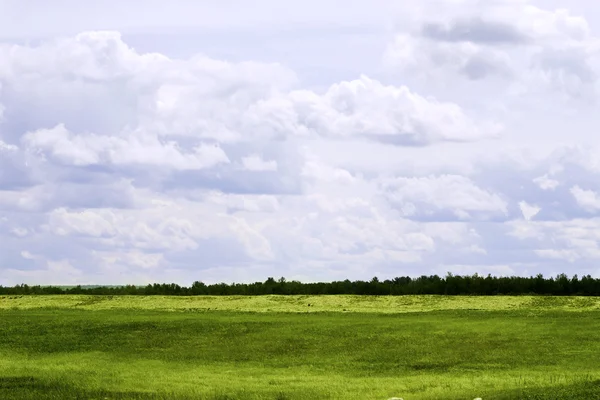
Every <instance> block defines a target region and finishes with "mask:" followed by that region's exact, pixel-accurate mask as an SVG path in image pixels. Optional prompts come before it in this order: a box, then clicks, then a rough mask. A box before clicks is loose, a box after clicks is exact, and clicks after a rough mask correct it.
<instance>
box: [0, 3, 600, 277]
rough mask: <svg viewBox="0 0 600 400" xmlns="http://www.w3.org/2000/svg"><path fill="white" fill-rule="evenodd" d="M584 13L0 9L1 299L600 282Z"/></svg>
mask: <svg viewBox="0 0 600 400" xmlns="http://www.w3.org/2000/svg"><path fill="white" fill-rule="evenodd" d="M560 3H563V4H562V5H561V4H560ZM565 4H567V3H564V2H558V1H549V0H544V1H533V0H404V1H402V2H398V1H388V0H370V1H365V0H362V1H358V0H344V1H337V0H319V1H316V0H304V1H302V2H300V1H294V2H290V1H288V2H281V1H275V0H255V1H252V2H248V1H242V0H219V1H217V0H205V1H193V0H171V1H170V2H169V3H167V2H164V1H158V0H147V1H146V0H145V1H142V0H131V1H121V0H119V1H116V0H103V1H100V0H89V1H85V2H82V1H80V0H77V1H75V0H54V1H52V2H48V1H42V0H0V284H2V285H14V284H18V283H28V284H62V285H70V284H125V283H135V284H146V283H150V282H176V283H180V284H186V285H189V284H191V283H192V282H193V281H196V280H201V281H203V282H206V283H215V282H254V281H263V280H265V279H266V278H267V277H270V276H273V277H280V276H284V277H286V278H287V279H297V280H301V281H306V282H313V281H331V280H344V279H351V280H354V279H370V278H372V277H374V276H377V277H379V278H380V279H385V278H392V277H396V276H406V275H408V276H420V275H432V274H438V275H445V274H446V273H447V272H452V273H454V274H461V275H463V274H474V273H478V274H480V275H482V274H483V275H487V274H492V275H496V276H510V275H520V276H531V275H536V274H538V273H542V274H544V275H545V276H555V275H557V274H559V273H566V274H568V275H569V276H571V275H574V274H578V275H579V276H582V275H588V274H589V275H592V276H594V277H600V247H599V241H600V216H599V213H600V146H599V140H598V128H599V127H600V113H599V112H597V110H598V106H599V96H600V84H599V74H600V31H599V28H600V7H599V6H598V5H597V4H596V3H595V2H592V1H590V0H574V1H572V2H569V3H568V8H564V7H565Z"/></svg>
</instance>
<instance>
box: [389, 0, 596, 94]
mask: <svg viewBox="0 0 600 400" xmlns="http://www.w3.org/2000/svg"><path fill="white" fill-rule="evenodd" d="M449 15H450V16H448V14H447V15H445V16H444V18H441V17H440V18H438V19H433V20H430V21H427V20H426V21H424V22H423V23H422V24H421V26H420V28H419V29H418V30H416V31H412V32H400V33H398V34H397V36H396V37H395V38H394V40H393V41H392V42H390V44H389V46H388V49H387V51H386V54H385V57H384V59H385V61H386V63H387V64H388V65H389V66H390V67H391V68H396V69H400V70H402V71H410V70H412V71H415V70H417V71H418V70H420V71H421V72H422V73H423V74H425V75H427V76H429V77H431V76H432V73H433V72H434V71H437V75H440V74H442V75H443V73H444V72H448V71H451V72H454V73H458V74H460V75H463V76H464V77H466V78H468V79H471V80H480V79H484V78H489V77H492V76H496V77H501V78H503V79H506V78H510V80H511V82H513V86H511V91H512V92H513V93H515V94H516V93H524V92H538V91H539V90H540V89H542V88H549V89H553V90H557V91H559V92H562V93H564V94H565V95H566V96H568V97H571V98H579V99H591V98H593V96H595V95H596V91H597V88H596V84H597V73H596V71H597V68H595V66H597V65H598V57H597V54H598V53H597V43H598V40H597V38H595V37H593V36H592V34H591V30H590V27H589V24H588V21H587V20H586V19H585V18H584V17H581V16H577V15H573V14H572V13H571V12H569V10H566V9H556V10H545V9H542V8H539V7H536V6H534V5H532V4H529V2H528V1H515V2H511V1H501V2H487V3H478V4H477V5H473V6H472V7H464V6H463V4H457V5H456V6H455V7H454V8H453V12H452V13H451V14H449ZM424 65H426V67H425V68H423V66H424ZM593 66H594V67H593Z"/></svg>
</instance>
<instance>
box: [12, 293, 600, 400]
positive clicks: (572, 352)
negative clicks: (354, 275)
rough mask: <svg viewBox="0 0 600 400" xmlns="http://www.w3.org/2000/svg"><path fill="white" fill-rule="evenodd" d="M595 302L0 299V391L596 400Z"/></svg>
mask: <svg viewBox="0 0 600 400" xmlns="http://www.w3.org/2000/svg"><path fill="white" fill-rule="evenodd" d="M308 304H310V306H308ZM599 310H600V299H598V298H575V297H573V298H571V297H568V298H567V297H527V296H523V297H444V296H405V297H359V296H310V297H308V296H285V297H284V296H263V297H193V298H191V297H181V298H180V297H159V296H148V297H143V296H131V297H128V296H122V297H120V296H119V297H117V296H115V297H106V296H97V297H95V296H38V297H33V296H32V297H27V296H24V297H20V296H4V297H2V296H0V322H1V323H0V399H6V400H17V399H19V400H21V399H25V400H27V399H31V400H33V399H36V400H37V399H56V400H58V399H61V400H62V399H103V400H105V399H174V400H178V399H215V400H216V399H221V400H225V399H271V400H275V399H279V400H284V399H290V400H291V399H356V400H359V399H360V400H364V399H388V398H391V397H401V398H403V399H404V400H410V399H473V398H477V397H480V398H482V399H484V400H486V399H600V357H598V356H599V355H600V311H599Z"/></svg>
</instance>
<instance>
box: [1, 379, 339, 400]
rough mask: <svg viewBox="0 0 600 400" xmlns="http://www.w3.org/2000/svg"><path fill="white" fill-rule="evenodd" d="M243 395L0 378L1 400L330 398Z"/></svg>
mask: <svg viewBox="0 0 600 400" xmlns="http://www.w3.org/2000/svg"><path fill="white" fill-rule="evenodd" d="M254 394H255V395H256V396H253V395H252V393H244V394H226V393H213V394H196V395H184V394H174V393H164V392H162V393H151V392H141V391H111V390H102V389H89V388H82V387H77V386H74V385H69V384H65V383H59V382H55V381H52V382H50V381H45V380H43V379H39V378H35V377H32V376H11V377H2V376H0V399H1V400H84V399H85V400H198V399H205V400H238V399H251V398H261V399H273V400H292V399H303V398H310V399H329V396H323V395H322V394H319V393H316V392H312V393H304V394H301V393H295V394H294V395H291V394H290V395H288V394H286V393H284V392H277V393H272V394H270V395H269V394H265V393H260V394H258V393H254Z"/></svg>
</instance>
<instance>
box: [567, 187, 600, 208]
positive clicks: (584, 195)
mask: <svg viewBox="0 0 600 400" xmlns="http://www.w3.org/2000/svg"><path fill="white" fill-rule="evenodd" d="M570 191H571V194H572V195H573V197H574V198H575V201H576V202H577V204H578V205H579V206H581V208H583V209H584V210H586V211H588V212H590V213H594V212H596V211H598V210H600V196H599V195H598V193H596V192H594V191H593V190H585V189H582V188H580V187H579V186H573V187H572V188H571V189H570Z"/></svg>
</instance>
